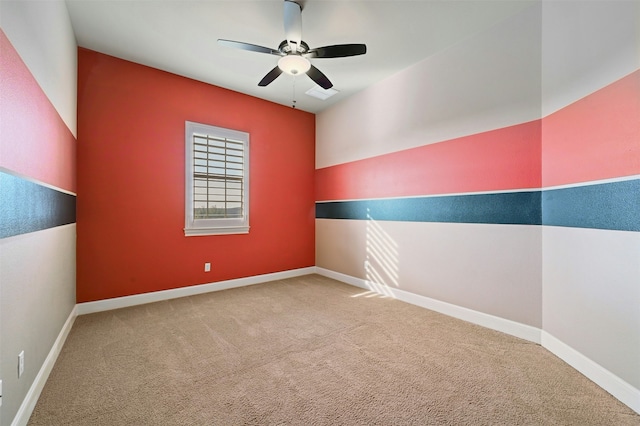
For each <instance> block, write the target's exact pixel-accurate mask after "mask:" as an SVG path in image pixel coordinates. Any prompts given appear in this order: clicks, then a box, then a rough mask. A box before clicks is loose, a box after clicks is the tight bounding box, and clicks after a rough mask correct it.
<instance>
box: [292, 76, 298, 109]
mask: <svg viewBox="0 0 640 426" xmlns="http://www.w3.org/2000/svg"><path fill="white" fill-rule="evenodd" d="M296 80H297V77H296V76H295V75H294V76H293V105H291V108H293V109H295V108H296Z"/></svg>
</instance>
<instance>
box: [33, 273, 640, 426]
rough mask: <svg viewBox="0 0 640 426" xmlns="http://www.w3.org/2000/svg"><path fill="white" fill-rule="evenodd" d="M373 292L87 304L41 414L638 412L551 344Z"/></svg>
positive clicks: (83, 421) (502, 415)
mask: <svg viewBox="0 0 640 426" xmlns="http://www.w3.org/2000/svg"><path fill="white" fill-rule="evenodd" d="M362 293H363V290H361V289H358V288H355V287H351V286H347V285H345V284H341V283H338V282H336V281H333V280H330V279H327V278H324V277H321V276H318V275H309V276H305V277H301V278H295V279H289V280H282V281H276V282H272V283H268V284H260V285H255V286H251V287H245V288H238V289H233V290H226V291H221V292H216V293H210V294H206V295H199V296H192V297H187V298H182V299H175V300H170V301H165V302H158V303H153V304H148V305H142V306H137V307H132V308H126V309H119V310H115V311H110V312H103V313H97V314H91V315H84V316H80V317H78V318H77V319H76V322H75V325H74V326H73V329H72V330H71V333H70V334H69V337H68V339H67V342H66V344H65V346H64V348H63V350H62V352H61V354H60V356H59V358H58V361H57V363H56V365H55V367H54V369H53V371H52V373H51V375H50V377H49V380H48V382H47V384H46V386H45V388H44V390H43V392H42V395H41V397H40V400H39V401H38V404H37V406H36V408H35V410H34V412H33V415H32V417H31V420H30V422H29V424H30V425H489V424H492V425H581V426H582V425H638V424H640V416H638V415H637V414H635V413H634V412H633V411H632V410H631V409H629V408H628V407H626V406H625V405H623V404H622V403H620V402H618V401H617V400H616V399H615V398H613V397H612V396H610V395H609V394H608V393H606V392H605V391H604V390H602V389H601V388H599V387H598V386H596V385H595V384H594V383H592V382H591V381H589V380H588V379H586V378H585V377H584V376H582V375H581V374H580V373H578V372H576V371H575V370H573V369H572V368H571V367H569V366H568V365H567V364H565V363H564V362H562V361H561V360H559V359H558V358H556V357H555V356H554V355H552V354H550V353H549V352H547V351H546V350H545V349H543V348H542V347H540V346H539V345H536V344H532V343H529V342H526V341H524V340H520V339H517V338H514V337H510V336H507V335H505V334H502V333H499V332H495V331H491V330H488V329H484V328H482V327H478V326H475V325H472V324H469V323H466V322H463V321H459V320H456V319H452V318H449V317H447V316H444V315H441V314H438V313H434V312H431V311H428V310H425V309H422V308H419V307H416V306H412V305H409V304H406V303H402V302H399V301H397V300H392V299H388V298H382V297H379V296H373V297H372V296H371V295H362ZM368 296H369V297H368Z"/></svg>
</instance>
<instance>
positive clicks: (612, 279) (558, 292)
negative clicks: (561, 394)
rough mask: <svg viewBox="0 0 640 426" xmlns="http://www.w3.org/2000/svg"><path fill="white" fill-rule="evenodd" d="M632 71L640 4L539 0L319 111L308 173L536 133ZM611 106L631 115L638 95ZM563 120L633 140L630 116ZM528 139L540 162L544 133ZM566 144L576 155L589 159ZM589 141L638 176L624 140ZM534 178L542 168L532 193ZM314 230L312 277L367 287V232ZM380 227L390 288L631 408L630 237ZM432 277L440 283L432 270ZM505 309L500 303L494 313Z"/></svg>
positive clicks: (635, 350) (637, 289)
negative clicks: (501, 337) (465, 317)
mask: <svg viewBox="0 0 640 426" xmlns="http://www.w3.org/2000/svg"><path fill="white" fill-rule="evenodd" d="M639 68H640V2H637V1H572V2H569V1H543V2H540V3H539V4H538V5H537V6H535V7H532V8H530V9H527V10H525V11H523V12H522V13H520V14H519V15H517V16H514V17H512V18H511V19H509V20H507V21H506V22H503V23H501V24H499V25H497V26H495V27H494V28H493V29H491V30H489V31H486V32H485V33H482V34H478V35H477V36H476V37H474V38H473V39H469V40H466V41H464V42H463V43H460V44H459V45H456V46H454V47H452V48H450V49H448V50H446V51H444V52H441V53H439V54H438V55H436V56H434V57H431V58H427V59H425V60H424V61H423V62H421V63H419V64H417V65H415V66H413V67H410V68H408V69H406V70H404V71H402V72H401V73H398V74H397V75H395V76H393V77H391V78H389V79H387V80H384V81H382V82H380V83H378V84H376V85H374V86H372V87H370V88H368V89H366V90H365V91H363V92H361V93H359V94H356V95H354V96H352V97H351V98H349V99H347V100H345V101H344V102H342V103H340V104H337V105H335V106H333V107H331V108H330V109H328V110H325V111H323V112H322V113H320V114H319V115H318V116H317V121H316V127H317V130H316V133H317V147H316V150H317V154H316V168H317V169H321V168H327V169H324V170H323V173H325V172H327V173H329V172H330V170H331V168H328V167H329V166H336V165H337V166H343V165H346V166H349V165H350V164H351V163H352V162H356V161H357V160H361V159H367V158H370V157H374V156H380V157H381V158H384V157H385V156H386V155H387V154H389V153H393V152H396V151H401V150H405V149H409V148H413V147H416V146H424V145H428V144H433V143H437V142H440V143H443V144H447V142H443V141H446V140H449V139H452V138H455V137H459V136H462V135H472V134H476V133H479V132H483V131H487V130H491V129H496V128H500V127H504V126H509V125H514V124H518V123H523V122H526V121H530V120H539V122H540V123H541V127H543V128H544V122H545V121H544V117H547V116H548V115H549V114H552V113H554V112H556V111H565V110H569V109H570V108H572V105H573V103H574V102H576V101H578V100H580V99H583V98H584V97H586V96H588V95H591V94H593V93H594V92H602V91H604V90H606V86H608V85H611V84H612V83H614V82H616V81H617V80H619V79H622V78H624V77H625V76H629V75H637V73H638V69H639ZM633 78H635V77H633ZM625 87H626V86H625ZM635 87H640V85H636V86H635ZM631 90H636V89H631ZM625 96H628V97H631V101H629V102H630V103H631V104H633V105H636V106H637V105H640V91H638V93H629V94H627V95H625ZM634 96H635V98H633V97H634ZM598 99H600V98H598ZM626 99H629V98H626ZM633 99H635V101H634V100H633ZM587 102H589V101H587ZM605 108H606V106H605ZM639 110H640V109H639ZM570 111H571V114H573V111H577V112H576V114H575V115H574V116H573V118H571V120H574V121H575V123H577V125H578V126H580V123H584V124H585V125H586V124H589V125H595V126H596V127H599V129H603V128H604V129H607V128H612V129H613V128H617V127H619V126H626V127H625V128H630V131H629V133H628V134H629V135H630V136H629V137H631V138H636V139H635V140H636V141H639V142H640V139H638V136H640V122H639V121H638V118H637V117H638V116H635V117H631V118H630V119H629V118H628V117H622V116H621V117H617V118H616V119H614V120H613V121H611V122H609V121H600V122H595V123H594V122H589V123H585V122H584V121H581V120H584V116H581V115H580V114H582V112H580V111H582V110H580V109H576V110H574V109H570ZM592 119H593V117H592V118H589V120H592ZM597 119H598V117H595V120H594V121H597ZM615 120H619V121H618V122H615ZM620 120H624V122H621V121H620ZM629 120H631V121H633V123H630V122H629ZM604 133H605V134H606V132H604ZM542 135H543V136H542V137H540V136H539V139H540V141H539V142H540V146H541V149H542V150H544V147H545V136H544V135H545V132H544V130H543V131H542ZM569 137H571V135H570V136H569ZM575 138H576V143H575V145H574V146H575V149H576V150H578V151H583V150H590V149H592V148H593V146H591V145H589V144H587V143H586V142H583V145H580V142H581V141H580V138H579V136H577V135H576V136H575ZM547 142H548V141H547ZM589 143H590V142H589ZM598 143H599V144H601V146H603V147H606V148H605V149H604V151H605V154H604V155H603V156H602V157H600V158H598V160H597V161H602V162H608V161H612V160H614V157H615V159H618V161H620V160H619V159H620V158H622V157H625V158H628V157H629V156H636V157H637V158H636V160H635V163H634V164H636V165H637V167H636V171H635V172H634V171H632V172H631V174H632V175H634V174H635V175H636V179H637V176H640V166H638V165H640V156H639V155H640V150H638V149H635V150H634V149H633V148H631V149H627V148H626V147H627V146H629V145H628V141H626V142H624V144H619V143H618V141H616V140H602V141H598ZM616 146H619V147H618V148H616ZM638 146H640V145H638ZM547 147H548V145H547ZM607 149H610V150H611V155H610V156H609V157H608V156H607V153H606V150H607ZM622 151H624V152H622ZM554 152H555V151H554ZM544 158H545V157H544V155H543V159H544ZM571 158H572V155H571V153H570V152H569V153H567V154H566V157H565V158H563V159H562V160H561V161H566V164H563V165H562V166H563V167H567V168H571V167H574V168H576V167H575V166H574V165H573V164H572V163H571ZM543 161H544V160H543ZM391 163H392V162H391ZM353 164H357V166H353V167H351V166H349V167H351V168H349V169H348V170H349V173H350V174H349V176H350V179H357V177H355V173H357V171H358V170H363V169H364V168H365V167H367V166H366V164H369V163H366V162H360V163H353ZM625 164H628V162H626V163H625ZM398 167H409V165H399V166H398ZM340 170H346V169H340ZM627 170H628V169H627ZM548 171H549V169H545V166H544V164H543V167H542V169H541V170H540V171H539V173H540V181H541V182H544V181H545V178H546V177H547V174H546V173H547V172H548ZM367 172H368V173H372V172H371V171H368V170H367ZM486 173H491V170H487V171H486ZM580 173H581V172H580V170H578V171H577V172H576V174H577V175H579V174H580ZM582 173H583V174H585V173H587V172H586V171H584V172H582ZM627 174H628V173H627ZM323 176H324V175H323ZM336 176H338V178H339V176H340V175H339V174H337V175H336ZM621 176H622V175H616V174H615V173H614V174H613V175H610V176H606V177H607V178H618V177H621ZM627 178H630V179H633V176H631V177H629V176H627ZM336 179H337V178H336ZM390 181H392V179H391V180H390ZM331 182H332V183H331V184H332V185H339V183H336V181H335V180H333V181H331ZM577 182H579V180H576V181H575V182H564V183H566V184H570V185H571V184H575V183H577ZM594 183H596V182H581V184H586V185H590V184H594ZM351 186H357V185H351ZM636 196H637V194H636ZM630 197H634V194H631V195H630ZM331 200H335V199H334V198H331ZM318 201H325V200H318ZM335 201H342V200H335ZM636 205H637V202H636ZM541 210H542V212H544V204H543V205H542V208H541ZM584 214H585V215H586V216H588V215H589V214H590V212H584ZM634 217H635V216H634ZM316 223H317V230H316V232H317V236H316V258H317V265H318V266H319V267H322V268H325V269H329V270H333V271H336V272H338V273H342V274H346V275H349V276H354V277H356V278H359V279H368V278H369V277H367V276H366V272H365V271H363V267H362V264H363V263H364V262H365V260H366V256H367V255H366V244H367V241H366V227H367V224H366V223H364V221H362V222H359V221H356V220H342V219H326V218H323V219H317V220H316ZM380 227H382V229H383V230H384V231H385V232H386V233H387V234H388V235H392V236H393V240H394V241H395V242H396V243H397V242H398V241H402V242H403V244H402V247H398V248H397V250H396V251H397V252H398V253H402V252H404V253H405V254H406V252H407V251H409V252H410V253H411V255H410V256H406V255H399V256H398V258H397V262H398V271H399V273H398V274H396V276H397V277H399V279H397V281H398V283H397V287H398V288H400V289H408V290H409V291H410V292H412V293H414V294H417V295H424V296H427V297H431V298H436V299H438V300H443V301H447V302H450V303H453V304H456V305H458V306H460V307H463V308H469V309H474V310H476V311H480V312H483V313H487V314H490V315H495V316H499V317H501V318H504V319H510V320H514V321H516V322H520V323H522V324H527V325H531V326H534V327H540V328H541V330H542V335H543V339H542V341H543V343H544V342H545V341H546V342H551V343H550V344H549V345H547V347H549V348H550V349H551V350H553V351H554V352H555V353H556V354H558V355H559V356H562V357H563V358H564V359H565V360H566V361H568V362H569V363H570V364H572V365H574V366H575V367H576V368H579V369H580V370H581V371H582V372H583V373H585V374H586V375H587V376H588V377H590V378H591V379H592V380H594V381H596V383H598V384H599V385H601V386H603V387H604V388H605V389H606V390H607V391H609V392H610V393H612V394H613V395H614V396H616V397H618V398H619V399H621V400H622V401H623V402H625V403H626V404H627V405H630V406H631V407H632V408H634V409H635V410H636V411H639V410H640V368H639V365H640V364H639V361H638V360H640V233H638V232H633V231H625V230H605V229H589V228H579V227H558V226H534V227H532V228H535V230H530V229H516V228H514V227H509V226H507V227H505V229H502V228H501V227H500V226H498V225H491V224H485V225H475V224H474V225H471V224H457V225H452V224H439V223H435V224H428V225H419V224H416V223H414V222H407V223H402V224H398V223H387V222H381V223H380ZM465 227H466V229H465ZM427 230H428V232H427ZM530 231H531V232H530ZM399 232H400V233H401V235H400V234H398V233H399ZM491 237H495V239H493V240H492V239H491ZM509 243H512V246H511V247H509V246H508V244H509ZM507 247H509V248H508V249H506V248H507ZM505 249H506V250H507V251H508V255H506V252H505ZM437 269H443V270H444V271H437V272H434V271H436V270H437ZM518 271H522V272H523V273H522V275H518ZM496 281H497V282H498V283H496ZM514 283H517V285H514ZM506 289H508V290H510V291H512V293H505V290H506ZM482 290H485V291H484V292H483V291H482ZM478 294H480V296H478ZM491 298H493V301H494V302H496V304H495V305H492V304H491V302H490V301H489V300H488V299H491ZM507 303H509V304H511V305H510V306H508V307H505V306H502V305H503V304H507ZM500 306H502V307H500ZM509 309H515V310H516V311H518V312H519V315H518V314H516V315H514V313H513V312H509ZM545 336H547V337H546V338H545ZM565 355H566V356H565ZM584 366H586V367H585V368H582V367H584Z"/></svg>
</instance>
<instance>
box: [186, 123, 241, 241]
mask: <svg viewBox="0 0 640 426" xmlns="http://www.w3.org/2000/svg"><path fill="white" fill-rule="evenodd" d="M185 128H186V131H185V133H186V136H185V139H186V141H185V146H186V167H185V171H186V172H185V174H186V179H185V180H186V188H185V189H186V191H185V228H184V234H185V235H187V236H190V235H214V234H246V233H248V232H249V134H248V133H245V132H239V131H236V130H229V129H223V128H220V127H214V126H208V125H205V124H198V123H192V122H190V121H187V122H186V125H185Z"/></svg>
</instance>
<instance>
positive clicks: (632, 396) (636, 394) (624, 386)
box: [542, 331, 640, 414]
mask: <svg viewBox="0 0 640 426" xmlns="http://www.w3.org/2000/svg"><path fill="white" fill-rule="evenodd" d="M542 346H543V347H544V348H545V349H547V350H548V351H549V352H551V353H552V354H554V355H556V356H557V357H558V358H560V359H561V360H563V361H564V362H566V363H567V364H569V365H570V366H571V367H573V368H575V369H576V370H578V371H579V372H580V373H582V374H584V375H585V376H586V377H587V378H588V379H590V380H591V381H593V382H594V383H595V384H597V385H598V386H600V387H601V388H602V389H604V390H606V391H607V392H609V393H610V394H611V395H613V396H614V397H615V398H617V399H618V400H620V402H622V403H623V404H625V405H627V406H628V407H629V408H631V409H632V410H633V411H635V412H636V413H638V414H640V389H637V388H635V387H633V386H632V385H630V384H629V383H627V382H626V381H624V380H622V379H621V378H620V377H618V376H616V375H615V374H613V373H612V372H610V371H609V370H607V369H606V368H604V367H602V366H601V365H600V364H597V363H596V362H594V361H592V360H591V359H589V358H587V357H586V356H584V355H582V354H581V353H580V352H578V351H576V350H575V349H573V348H572V347H570V346H569V345H567V344H566V343H564V342H562V341H560V340H558V339H557V338H555V337H553V336H552V335H551V334H549V333H547V332H546V331H543V332H542Z"/></svg>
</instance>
